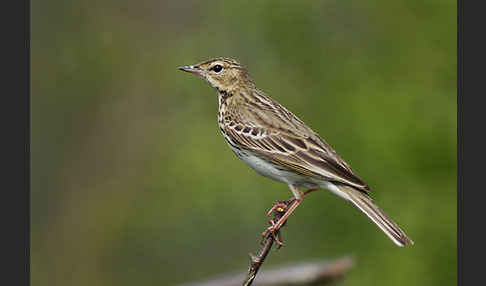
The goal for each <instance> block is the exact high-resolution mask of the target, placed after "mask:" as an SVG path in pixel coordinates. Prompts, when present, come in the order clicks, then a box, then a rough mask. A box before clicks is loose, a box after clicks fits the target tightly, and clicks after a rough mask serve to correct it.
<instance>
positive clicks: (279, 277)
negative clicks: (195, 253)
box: [184, 190, 353, 286]
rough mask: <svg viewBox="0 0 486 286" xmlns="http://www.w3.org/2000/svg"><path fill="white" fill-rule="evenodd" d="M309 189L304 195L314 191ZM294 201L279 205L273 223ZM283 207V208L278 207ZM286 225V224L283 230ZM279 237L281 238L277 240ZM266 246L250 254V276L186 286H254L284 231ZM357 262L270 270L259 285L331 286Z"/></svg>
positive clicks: (267, 238)
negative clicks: (266, 259)
mask: <svg viewBox="0 0 486 286" xmlns="http://www.w3.org/2000/svg"><path fill="white" fill-rule="evenodd" d="M313 191H314V190H309V191H307V192H305V193H304V195H306V194H309V193H311V192H313ZM291 202H293V200H292V199H291V200H288V201H279V202H277V204H276V205H275V207H274V208H272V210H273V218H272V219H271V220H270V224H271V225H274V224H275V223H277V221H278V220H279V219H280V218H281V217H282V216H283V215H284V214H285V213H286V212H287V210H288V208H286V207H285V206H288V205H289V204H290V203H291ZM278 204H280V205H283V207H277V206H279V205H278ZM284 226H285V223H284V224H283V225H282V227H284ZM277 237H278V238H277ZM262 239H263V241H262V242H263V243H262V246H261V247H260V249H259V250H258V252H257V255H253V254H251V253H250V266H249V267H248V273H247V274H246V275H241V274H238V275H225V276H223V277H221V278H217V279H213V280H209V281H205V282H196V283H192V284H184V285H185V286H209V285H212V286H233V285H235V286H236V285H238V286H240V285H241V281H243V286H250V285H252V284H253V282H254V280H255V277H256V275H257V273H258V270H259V269H260V267H261V266H262V264H263V262H264V261H265V258H266V257H267V255H268V253H269V252H270V250H271V249H272V246H273V243H274V242H275V240H278V241H277V244H278V246H277V247H278V248H280V247H281V246H282V243H281V240H282V238H281V234H280V230H278V231H276V232H275V233H272V232H268V233H266V234H265V236H264V237H262ZM352 265H353V260H352V259H351V258H349V257H344V258H341V259H337V260H334V261H327V260H319V261H315V262H308V263H299V264H289V265H287V266H283V267H279V268H277V269H274V270H269V271H266V272H265V273H263V274H262V275H260V278H259V281H258V282H256V285H257V286H284V285H285V286H291V285H300V286H303V285H327V284H329V283H331V282H334V281H336V280H338V279H340V278H341V277H343V276H344V274H346V273H347V271H348V270H349V269H350V268H351V267H352Z"/></svg>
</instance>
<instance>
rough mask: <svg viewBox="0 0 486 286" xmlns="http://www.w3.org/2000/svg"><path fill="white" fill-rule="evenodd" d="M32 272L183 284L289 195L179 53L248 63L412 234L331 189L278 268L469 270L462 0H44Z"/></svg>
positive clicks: (361, 278)
mask: <svg viewBox="0 0 486 286" xmlns="http://www.w3.org/2000/svg"><path fill="white" fill-rule="evenodd" d="M31 10H32V20H31V21H32V28H31V33H32V34H31V55H32V65H31V73H32V76H31V78H32V90H31V104H32V117H31V119H32V122H31V132H32V135H31V138H32V142H31V157H32V163H31V168H32V169H31V173H32V178H31V186H32V189H31V216H32V217H31V281H32V285H50V286H52V285H119V286H122V285H175V284H178V283H183V282H189V281H195V280H200V279H205V278H210V277H213V276H218V275H220V274H224V273H227V272H235V271H236V272H238V271H240V272H242V271H243V272H244V271H246V269H247V266H248V252H253V251H256V249H257V248H258V239H259V234H260V233H261V232H262V231H263V229H264V228H265V227H266V226H267V223H266V219H265V213H266V211H267V209H268V208H269V207H271V205H272V204H273V202H274V201H275V200H278V199H281V200H283V199H287V198H289V197H290V196H291V193H290V192H289V190H288V189H287V187H286V186H285V185H283V184H281V183H277V182H273V181H271V180H269V179H266V178H264V177H261V176H259V175H257V174H256V173H255V172H254V171H253V170H251V169H250V168H248V167H247V166H246V165H245V164H244V163H243V162H241V161H239V160H238V159H237V158H236V157H235V156H234V155H233V154H232V152H231V151H230V149H229V148H228V147H227V146H226V143H225V142H224V140H223V138H222V136H221V135H220V133H219V129H218V127H217V123H216V111H217V98H216V94H215V92H214V90H212V89H211V88H210V87H209V86H208V85H207V83H205V82H204V81H202V80H200V79H198V78H196V77H194V76H192V75H190V74H186V73H183V72H181V71H179V70H177V67H178V66H180V65H186V64H193V63H197V62H200V61H202V60H206V59H208V58H212V57H217V56H224V57H233V58H236V59H238V60H239V61H241V62H242V63H243V64H244V65H245V66H246V67H247V68H248V69H249V71H250V73H251V74H252V76H253V77H254V79H255V82H256V84H257V86H258V87H259V88H260V89H262V90H264V91H265V92H267V93H268V94H269V95H271V96H272V97H273V98H275V99H276V100H278V101H279V102H281V103H282V104H284V105H285V106H286V107H288V108H289V109H290V110H291V111H293V112H295V113H296V114H297V115H298V116H299V117H301V118H302V119H303V120H304V121H306V122H307V123H308V124H309V125H310V126H311V127H312V128H313V129H314V130H316V131H317V132H318V133H319V134H321V135H322V137H324V138H325V139H326V140H327V141H328V142H329V143H330V144H331V145H332V146H333V147H334V148H335V149H336V150H337V151H338V152H339V153H340V154H341V155H342V157H343V158H344V159H345V160H346V161H347V162H348V163H350V164H351V166H352V167H353V169H354V170H355V171H356V172H357V173H358V174H359V175H360V176H361V177H362V178H364V179H365V181H366V182H367V183H368V184H369V185H370V186H371V187H372V188H373V189H374V193H373V197H374V198H375V200H376V201H377V202H378V203H379V205H381V206H382V208H383V209H384V210H385V211H386V212H387V213H388V214H389V215H390V216H391V217H392V218H393V219H395V220H396V221H397V222H398V223H399V225H400V226H401V227H402V228H403V229H404V230H406V232H407V233H408V234H409V235H410V236H411V237H412V238H413V239H414V241H415V245H414V246H413V247H407V248H398V247H396V246H395V245H394V244H393V243H392V242H391V241H390V240H389V239H388V238H386V236H385V235H384V234H382V233H381V232H380V231H379V230H378V229H377V228H376V227H375V226H374V225H373V224H371V223H370V222H369V221H368V219H367V218H366V216H364V215H363V214H361V213H360V212H359V211H358V210H356V209H355V208H353V207H352V206H351V205H349V204H347V203H345V202H344V201H342V200H341V199H340V198H338V197H336V196H334V195H332V194H331V193H329V192H325V191H321V192H318V193H315V194H312V195H310V196H309V198H308V199H307V200H305V201H304V203H303V204H302V205H301V206H300V207H299V208H298V209H297V210H296V212H295V213H294V214H293V215H292V216H291V218H290V220H289V222H288V225H287V227H286V228H285V229H284V232H283V235H284V239H285V242H286V246H285V247H284V248H282V249H281V250H280V251H273V252H272V253H271V255H270V256H269V258H268V260H267V262H266V264H265V265H264V267H263V270H262V271H265V268H270V267H271V266H276V265H279V264H283V263H290V262H294V261H303V260H312V259H321V258H329V259H332V258H336V257H340V256H343V255H352V256H353V257H354V258H355V259H356V266H355V267H354V268H353V270H352V271H351V272H350V273H349V275H348V276H347V278H346V280H345V281H343V285H360V286H366V285H427V286H432V285H455V284H456V277H457V274H456V250H457V249H456V127H457V126H456V2H455V1H451V0H431V1H410V0H396V1H387V0H378V1H358V0H354V1H337V0H335V1H290V0H288V1H284V0H280V1H252V2H251V3H249V2H248V1H159V0H141V1H128V0H116V1H115V0H96V1H95V0H86V1H80V0H75V1H61V0H50V1H31Z"/></svg>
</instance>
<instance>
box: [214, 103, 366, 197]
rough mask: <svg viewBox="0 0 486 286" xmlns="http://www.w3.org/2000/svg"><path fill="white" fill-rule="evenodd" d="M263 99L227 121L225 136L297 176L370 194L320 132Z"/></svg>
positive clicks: (246, 105) (245, 106)
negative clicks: (333, 183)
mask: <svg viewBox="0 0 486 286" xmlns="http://www.w3.org/2000/svg"><path fill="white" fill-rule="evenodd" d="M259 98H260V99H261V97H259ZM264 99H265V100H266V102H263V104H262V103H261V102H258V101H256V103H255V102H254V101H251V102H248V103H247V104H243V105H242V106H240V108H239V113H242V114H241V116H233V117H232V118H231V120H228V121H225V122H224V124H223V126H224V127H223V128H224V129H225V130H224V131H225V133H226V134H227V135H229V136H230V137H231V139H232V140H233V141H235V143H237V144H239V145H240V146H243V147H244V148H245V149H247V150H250V151H253V152H255V153H257V154H259V155H260V156H262V157H264V158H267V159H268V160H271V161H273V162H274V163H276V164H278V165H281V166H284V167H287V168H289V169H291V170H293V171H295V172H296V173H299V174H302V175H305V176H309V177H314V178H319V179H325V180H329V181H337V182H341V183H344V184H347V185H351V186H353V187H355V188H358V189H360V190H363V191H370V188H369V187H368V185H367V184H366V183H364V182H363V181H362V180H361V179H360V178H359V177H358V176H357V175H355V174H354V172H353V171H352V170H351V168H350V166H349V165H348V164H347V163H346V162H345V161H344V160H343V159H342V158H341V157H340V156H339V155H338V154H337V153H336V152H335V151H334V150H333V149H332V147H331V146H330V145H329V144H327V142H326V141H324V140H323V139H322V138H321V137H320V136H319V135H318V134H317V133H315V132H314V131H312V130H311V129H310V128H309V127H308V126H307V125H306V124H305V123H304V122H303V121H302V120H300V119H299V118H297V117H296V116H295V115H294V114H293V113H291V112H290V111H288V110H287V109H285V107H283V106H282V105H280V104H279V103H277V102H276V101H274V100H272V99H271V98H269V97H265V98H264ZM255 104H259V106H255Z"/></svg>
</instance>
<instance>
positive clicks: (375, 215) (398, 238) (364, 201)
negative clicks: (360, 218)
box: [332, 185, 413, 246]
mask: <svg viewBox="0 0 486 286" xmlns="http://www.w3.org/2000/svg"><path fill="white" fill-rule="evenodd" d="M335 186H336V187H337V189H339V191H340V192H341V193H338V195H339V196H341V197H343V198H345V199H347V200H348V201H350V202H351V203H352V204H353V205H355V206H356V207H358V208H359V209H360V210H361V211H362V212H363V213H364V214H366V215H367V216H368V217H369V218H370V219H371V220H372V221H373V222H374V223H375V224H376V225H377V226H378V227H379V228H380V229H381V230H382V231H383V232H384V233H385V234H386V235H387V236H388V237H389V238H390V239H391V240H392V241H393V242H394V243H395V244H396V245H398V246H405V245H407V244H413V241H412V240H411V239H410V238H409V237H408V236H407V235H406V234H405V232H403V230H401V229H400V228H399V227H398V225H397V224H396V223H395V222H394V221H392V220H391V219H390V218H389V217H388V216H387V215H386V214H385V213H384V212H383V211H382V210H381V209H380V208H379V207H378V206H377V205H376V204H375V203H374V202H373V200H372V199H371V197H369V196H368V195H367V194H365V193H363V192H361V191H359V190H357V189H355V188H353V187H351V186H347V185H335ZM332 191H333V192H336V190H332Z"/></svg>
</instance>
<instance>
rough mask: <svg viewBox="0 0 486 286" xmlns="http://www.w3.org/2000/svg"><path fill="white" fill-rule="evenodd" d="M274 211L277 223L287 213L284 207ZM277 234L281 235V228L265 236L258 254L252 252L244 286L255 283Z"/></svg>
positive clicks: (274, 220)
mask: <svg viewBox="0 0 486 286" xmlns="http://www.w3.org/2000/svg"><path fill="white" fill-rule="evenodd" d="M273 213H274V216H273V219H272V221H273V223H274V224H275V223H277V221H278V220H279V219H280V218H281V217H282V216H283V215H284V214H285V211H284V210H283V209H275V210H274V211H273ZM284 225H285V224H284ZM282 227H283V225H282ZM276 235H280V230H278V231H276V232H275V234H273V233H272V232H269V233H268V234H267V235H266V237H265V238H264V241H263V245H262V246H261V247H260V249H259V250H258V253H257V255H256V256H255V255H253V254H251V253H250V267H248V276H247V277H246V279H245V281H244V282H243V286H250V285H251V284H252V283H253V280H255V277H256V275H257V273H258V270H259V269H260V267H261V266H262V264H263V262H264V261H265V258H266V257H267V254H268V252H270V249H272V246H273V242H274V241H275V236H276Z"/></svg>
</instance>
